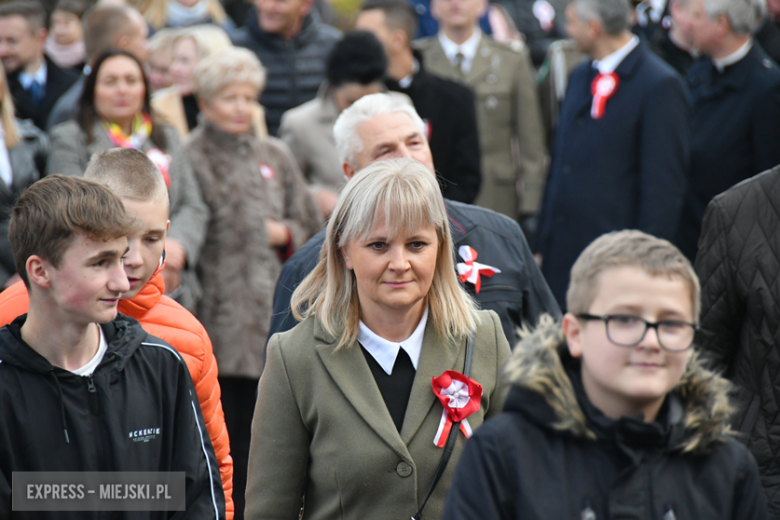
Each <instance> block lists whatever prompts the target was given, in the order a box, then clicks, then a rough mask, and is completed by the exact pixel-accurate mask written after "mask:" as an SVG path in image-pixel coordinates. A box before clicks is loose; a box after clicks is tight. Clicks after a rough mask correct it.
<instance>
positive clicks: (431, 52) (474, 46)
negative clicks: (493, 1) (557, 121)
mask: <svg viewBox="0 0 780 520" xmlns="http://www.w3.org/2000/svg"><path fill="white" fill-rule="evenodd" d="M431 9H432V12H433V16H434V17H435V18H436V19H437V20H439V34H438V35H437V36H432V37H430V38H425V39H422V40H418V42H417V44H416V45H417V48H418V49H420V50H421V51H422V53H423V58H424V60H425V63H426V65H427V66H428V68H429V69H430V70H431V71H432V72H434V73H436V74H439V75H441V76H446V77H452V78H455V79H460V80H461V81H464V82H465V83H467V84H468V85H469V86H470V87H472V88H473V89H474V93H475V95H476V98H477V117H478V121H479V127H480V145H481V153H482V187H481V189H480V192H479V196H478V197H477V200H476V201H475V204H477V205H479V206H482V207H485V208H489V209H492V210H494V211H498V212H499V213H503V214H504V215H507V216H509V217H511V218H517V217H518V216H530V215H535V214H536V213H538V211H539V207H540V205H541V199H542V193H543V189H544V176H545V171H544V170H545V164H544V163H545V155H546V149H545V142H544V127H543V125H542V118H541V114H540V110H539V102H538V100H537V97H536V90H535V82H534V79H533V76H532V65H531V61H530V57H529V55H528V51H527V49H526V48H525V46H524V45H523V44H522V43H521V42H513V44H512V46H511V47H510V46H508V45H505V44H503V43H499V42H497V41H495V40H493V39H492V38H491V37H490V36H487V35H486V34H483V33H482V31H481V30H480V28H479V18H480V16H482V14H483V13H484V12H485V10H486V9H487V1H486V0H433V1H432V4H431ZM515 143H516V144H517V147H518V149H519V156H520V157H519V161H517V160H515V157H514V155H515V154H514V153H513V147H514V146H515Z"/></svg>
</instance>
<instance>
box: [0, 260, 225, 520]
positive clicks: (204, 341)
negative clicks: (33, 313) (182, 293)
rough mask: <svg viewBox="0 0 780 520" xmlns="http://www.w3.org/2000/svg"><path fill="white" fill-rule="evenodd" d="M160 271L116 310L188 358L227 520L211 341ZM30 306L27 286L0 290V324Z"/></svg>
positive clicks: (220, 419) (221, 427)
mask: <svg viewBox="0 0 780 520" xmlns="http://www.w3.org/2000/svg"><path fill="white" fill-rule="evenodd" d="M164 293H165V282H163V277H162V274H160V273H157V274H155V275H154V276H153V277H152V279H151V280H149V282H148V283H147V284H146V285H144V286H143V288H142V289H141V292H139V293H138V294H137V295H136V296H135V298H132V299H130V300H121V301H120V302H119V312H121V313H122V314H125V315H127V316H131V317H133V318H135V319H137V320H138V322H139V323H140V324H141V325H142V326H143V328H144V330H146V332H148V333H149V334H152V335H154V336H157V337H158V338H161V339H163V340H165V341H166V342H168V343H169V344H170V345H171V346H172V347H173V348H175V349H176V350H177V351H178V352H179V353H180V354H181V355H182V357H183V358H184V362H185V363H187V368H188V369H189V371H190V376H192V381H193V383H195V390H196V392H197V393H198V400H199V401H200V407H201V410H202V411H203V420H204V421H206V428H207V429H208V431H209V437H210V438H211V444H213V445H214V452H215V453H216V455H217V461H219V473H220V475H221V476H222V487H223V488H224V490H225V511H226V517H227V520H232V518H233V459H232V458H231V457H230V441H229V440H228V433H227V428H226V427H225V416H224V415H223V413H222V402H221V401H220V389H219V383H218V382H217V361H216V360H215V359H214V352H212V348H211V340H210V339H209V336H208V334H206V329H204V328H203V325H201V324H200V322H199V321H198V320H197V319H196V318H195V316H193V315H192V314H190V312H189V311H187V310H186V309H185V308H184V307H182V306H181V305H179V304H178V303H176V302H175V301H173V300H172V299H171V298H169V297H167V296H165V294H164ZM29 306H30V299H29V297H28V295H27V288H26V287H25V286H24V283H22V282H17V283H15V284H13V285H12V286H11V287H9V288H8V289H6V290H5V291H3V292H2V293H0V326H3V325H7V324H9V323H11V322H12V321H13V320H14V319H16V317H17V316H20V315H22V314H25V313H26V312H27V310H28V308H29Z"/></svg>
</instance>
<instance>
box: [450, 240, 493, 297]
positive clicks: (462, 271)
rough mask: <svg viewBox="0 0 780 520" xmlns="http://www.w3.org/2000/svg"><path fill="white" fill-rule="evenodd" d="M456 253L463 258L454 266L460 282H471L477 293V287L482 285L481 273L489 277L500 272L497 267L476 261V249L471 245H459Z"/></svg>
mask: <svg viewBox="0 0 780 520" xmlns="http://www.w3.org/2000/svg"><path fill="white" fill-rule="evenodd" d="M458 254H459V255H460V257H461V258H462V259H463V260H464V262H459V263H458V265H456V266H455V267H456V269H457V270H458V277H459V278H460V281H461V282H470V283H473V284H474V290H475V291H476V292H477V293H479V289H480V287H482V275H484V276H487V277H488V278H490V277H491V276H493V275H494V274H496V273H500V272H501V269H498V268H497V267H493V266H490V265H485V264H480V263H479V262H477V261H476V260H477V251H476V250H475V249H474V248H473V247H471V246H460V247H459V248H458Z"/></svg>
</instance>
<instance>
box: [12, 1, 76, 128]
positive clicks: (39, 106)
mask: <svg viewBox="0 0 780 520" xmlns="http://www.w3.org/2000/svg"><path fill="white" fill-rule="evenodd" d="M47 35H48V31H47V29H46V12H45V11H44V10H43V7H42V6H41V4H40V3H38V2H37V1H36V0H12V1H10V2H3V3H0V59H2V62H3V66H4V67H5V70H6V71H7V74H8V88H9V92H10V93H11V96H12V97H13V100H14V106H15V107H16V115H17V116H18V117H19V118H20V119H31V120H32V121H33V123H34V124H35V126H37V127H38V128H40V129H45V128H46V119H47V118H48V116H49V112H50V111H51V110H52V107H53V106H54V104H55V103H56V102H57V99H58V98H59V97H60V96H61V95H62V94H63V93H64V92H65V91H66V90H68V88H70V86H71V85H73V83H74V82H75V81H76V79H77V78H78V74H77V73H76V72H73V71H71V70H64V69H61V68H60V67H58V66H57V65H56V64H55V63H54V62H53V61H52V60H51V59H49V58H48V57H47V56H46V55H45V53H44V45H45V42H46V37H47Z"/></svg>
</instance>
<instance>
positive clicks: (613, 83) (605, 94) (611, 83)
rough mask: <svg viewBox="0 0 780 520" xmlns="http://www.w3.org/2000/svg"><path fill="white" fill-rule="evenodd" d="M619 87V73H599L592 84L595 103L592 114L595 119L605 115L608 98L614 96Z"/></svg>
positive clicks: (591, 108)
mask: <svg viewBox="0 0 780 520" xmlns="http://www.w3.org/2000/svg"><path fill="white" fill-rule="evenodd" d="M617 87H618V77H617V74H615V73H614V72H611V73H609V74H599V75H598V76H596V78H595V79H594V80H593V83H591V85H590V90H591V92H592V93H593V105H591V107H590V115H591V117H592V118H593V119H601V118H602V117H604V110H605V108H606V106H607V100H608V99H609V98H611V97H612V95H613V94H614V93H615V91H616V90H617Z"/></svg>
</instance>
